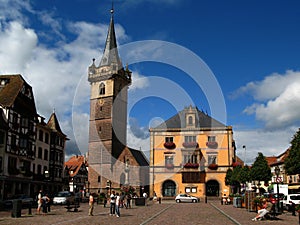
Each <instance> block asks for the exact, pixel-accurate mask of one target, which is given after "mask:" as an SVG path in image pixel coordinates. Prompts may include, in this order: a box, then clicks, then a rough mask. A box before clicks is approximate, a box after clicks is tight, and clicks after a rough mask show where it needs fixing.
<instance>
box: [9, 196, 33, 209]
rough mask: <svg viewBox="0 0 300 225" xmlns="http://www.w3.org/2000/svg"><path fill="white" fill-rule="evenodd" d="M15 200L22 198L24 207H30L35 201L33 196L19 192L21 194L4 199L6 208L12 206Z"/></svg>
mask: <svg viewBox="0 0 300 225" xmlns="http://www.w3.org/2000/svg"><path fill="white" fill-rule="evenodd" d="M14 200H21V201H22V207H28V206H29V205H30V204H31V205H34V203H35V202H34V201H33V198H31V197H29V196H27V195H24V194H19V195H15V196H12V197H11V198H9V199H7V200H5V201H4V206H5V207H6V208H12V206H13V201H14Z"/></svg>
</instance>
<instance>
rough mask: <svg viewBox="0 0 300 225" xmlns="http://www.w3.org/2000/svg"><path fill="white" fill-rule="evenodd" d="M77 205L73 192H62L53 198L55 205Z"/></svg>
mask: <svg viewBox="0 0 300 225" xmlns="http://www.w3.org/2000/svg"><path fill="white" fill-rule="evenodd" d="M74 203H75V195H74V193H73V192H69V191H61V192H58V193H57V194H56V195H55V196H54V198H53V204H54V205H68V204H74Z"/></svg>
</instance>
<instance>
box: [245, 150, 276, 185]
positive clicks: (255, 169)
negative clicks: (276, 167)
mask: <svg viewBox="0 0 300 225" xmlns="http://www.w3.org/2000/svg"><path fill="white" fill-rule="evenodd" d="M250 177H251V180H257V181H269V180H271V178H272V173H271V168H270V167H269V165H268V162H267V159H266V157H265V156H264V155H263V154H262V153H261V152H259V153H258V156H257V157H256V159H255V161H254V163H253V165H252V168H251V170H250Z"/></svg>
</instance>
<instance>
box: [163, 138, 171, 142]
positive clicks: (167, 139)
mask: <svg viewBox="0 0 300 225" xmlns="http://www.w3.org/2000/svg"><path fill="white" fill-rule="evenodd" d="M165 142H173V137H165Z"/></svg>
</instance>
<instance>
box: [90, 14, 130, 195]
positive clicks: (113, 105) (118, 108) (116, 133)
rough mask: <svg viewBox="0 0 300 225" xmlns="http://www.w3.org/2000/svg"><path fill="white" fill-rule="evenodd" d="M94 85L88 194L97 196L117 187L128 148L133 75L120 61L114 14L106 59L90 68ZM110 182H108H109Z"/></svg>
mask: <svg viewBox="0 0 300 225" xmlns="http://www.w3.org/2000/svg"><path fill="white" fill-rule="evenodd" d="M88 81H89V82H90V85H91V89H90V90H91V93H90V120H89V145H88V148H89V149H88V162H89V178H88V179H89V184H88V187H87V188H88V189H89V190H88V191H90V192H96V191H98V190H101V191H102V190H103V189H105V188H108V183H109V186H110V188H111V187H113V186H115V187H117V181H114V180H113V177H114V169H113V165H114V164H115V162H116V160H117V158H118V157H119V155H120V154H121V153H122V151H123V149H124V148H125V146H126V130H127V129H126V128H127V98H128V86H129V85H130V84H131V72H130V71H129V70H128V68H126V69H124V68H123V66H122V62H121V59H120V57H119V53H118V48H117V40H116V35H115V28H114V11H113V9H112V10H111V18H110V24H109V28H108V34H107V38H106V43H105V48H104V52H103V56H102V58H101V61H100V64H99V66H96V65H95V59H93V63H92V65H91V66H90V67H89V68H88ZM108 180H109V181H110V182H107V181H108Z"/></svg>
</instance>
